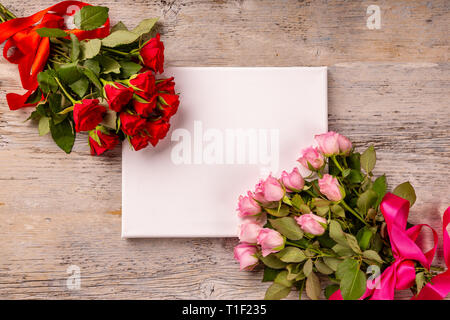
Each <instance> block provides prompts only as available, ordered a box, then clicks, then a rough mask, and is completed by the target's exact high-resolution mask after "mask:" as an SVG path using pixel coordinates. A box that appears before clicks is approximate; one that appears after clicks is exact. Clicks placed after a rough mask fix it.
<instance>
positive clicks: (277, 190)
mask: <svg viewBox="0 0 450 320" xmlns="http://www.w3.org/2000/svg"><path fill="white" fill-rule="evenodd" d="M255 196H256V197H255V199H256V200H258V201H260V200H262V201H261V202H263V203H265V202H271V201H280V200H281V199H282V198H283V197H284V190H283V187H282V186H281V184H280V182H279V181H278V180H277V179H275V178H274V177H272V176H271V175H270V176H268V177H267V179H266V180H265V181H261V182H260V183H258V184H257V185H256V190H255Z"/></svg>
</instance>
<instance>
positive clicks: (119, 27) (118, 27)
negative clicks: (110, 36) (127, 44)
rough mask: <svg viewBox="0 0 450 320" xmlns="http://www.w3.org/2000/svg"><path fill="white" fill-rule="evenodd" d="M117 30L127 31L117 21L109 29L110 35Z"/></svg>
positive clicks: (121, 23)
mask: <svg viewBox="0 0 450 320" xmlns="http://www.w3.org/2000/svg"><path fill="white" fill-rule="evenodd" d="M117 30H128V28H127V27H126V26H125V25H124V24H123V22H122V21H119V22H117V23H116V24H115V25H114V26H113V27H112V28H111V33H113V32H114V31H117Z"/></svg>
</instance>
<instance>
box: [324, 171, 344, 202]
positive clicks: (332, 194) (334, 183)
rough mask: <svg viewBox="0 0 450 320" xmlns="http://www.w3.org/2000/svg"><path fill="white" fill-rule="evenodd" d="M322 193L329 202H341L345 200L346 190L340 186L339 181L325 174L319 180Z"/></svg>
mask: <svg viewBox="0 0 450 320" xmlns="http://www.w3.org/2000/svg"><path fill="white" fill-rule="evenodd" d="M319 188H320V192H321V193H322V194H324V195H325V196H326V197H327V198H328V200H331V201H340V200H342V198H344V190H343V189H342V187H341V186H340V185H339V182H338V180H337V179H336V178H335V177H333V176H332V175H329V174H325V175H324V176H323V178H322V179H319Z"/></svg>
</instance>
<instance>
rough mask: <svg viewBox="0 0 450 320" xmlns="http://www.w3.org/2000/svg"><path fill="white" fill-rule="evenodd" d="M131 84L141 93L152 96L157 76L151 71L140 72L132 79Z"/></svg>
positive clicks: (144, 95)
mask: <svg viewBox="0 0 450 320" xmlns="http://www.w3.org/2000/svg"><path fill="white" fill-rule="evenodd" d="M130 85H131V86H133V89H135V91H136V93H138V94H139V95H141V96H143V97H150V96H152V95H153V94H154V93H155V76H154V75H153V74H152V73H151V71H147V72H144V73H139V74H137V75H136V76H135V77H133V78H131V79H130Z"/></svg>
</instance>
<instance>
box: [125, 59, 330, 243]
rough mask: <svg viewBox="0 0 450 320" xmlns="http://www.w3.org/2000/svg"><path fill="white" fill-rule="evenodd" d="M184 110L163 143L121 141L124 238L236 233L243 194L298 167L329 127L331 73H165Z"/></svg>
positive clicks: (211, 69)
mask: <svg viewBox="0 0 450 320" xmlns="http://www.w3.org/2000/svg"><path fill="white" fill-rule="evenodd" d="M166 74H167V75H168V76H172V75H173V76H174V77H175V82H176V86H175V90H176V92H177V93H180V108H179V111H178V113H177V114H176V115H175V116H174V117H173V120H172V127H171V129H170V131H169V132H168V134H167V137H166V139H164V140H162V141H160V143H159V144H158V145H157V147H156V148H152V147H148V148H145V149H142V150H140V151H137V152H136V151H134V150H132V149H131V147H130V146H129V145H128V143H123V151H122V156H123V157H122V237H124V238H147V237H234V236H236V235H237V225H238V223H237V216H236V207H237V200H238V197H239V195H240V194H246V192H247V190H253V189H254V186H255V183H256V182H257V181H258V178H263V177H266V176H267V175H268V174H269V173H270V172H272V174H273V175H274V176H279V175H280V173H281V171H282V170H288V171H290V170H292V168H293V167H294V166H298V165H299V164H298V163H297V162H296V159H297V158H298V157H299V156H300V151H301V149H302V148H305V147H307V146H309V145H311V144H312V143H313V137H314V135H315V134H319V133H323V132H326V131H327V69H326V67H320V68H304V67H263V68H234V67H232V68H231V67H204V68H203V67H202V68H194V67H192V68H191V67H180V68H168V69H167V70H166Z"/></svg>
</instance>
